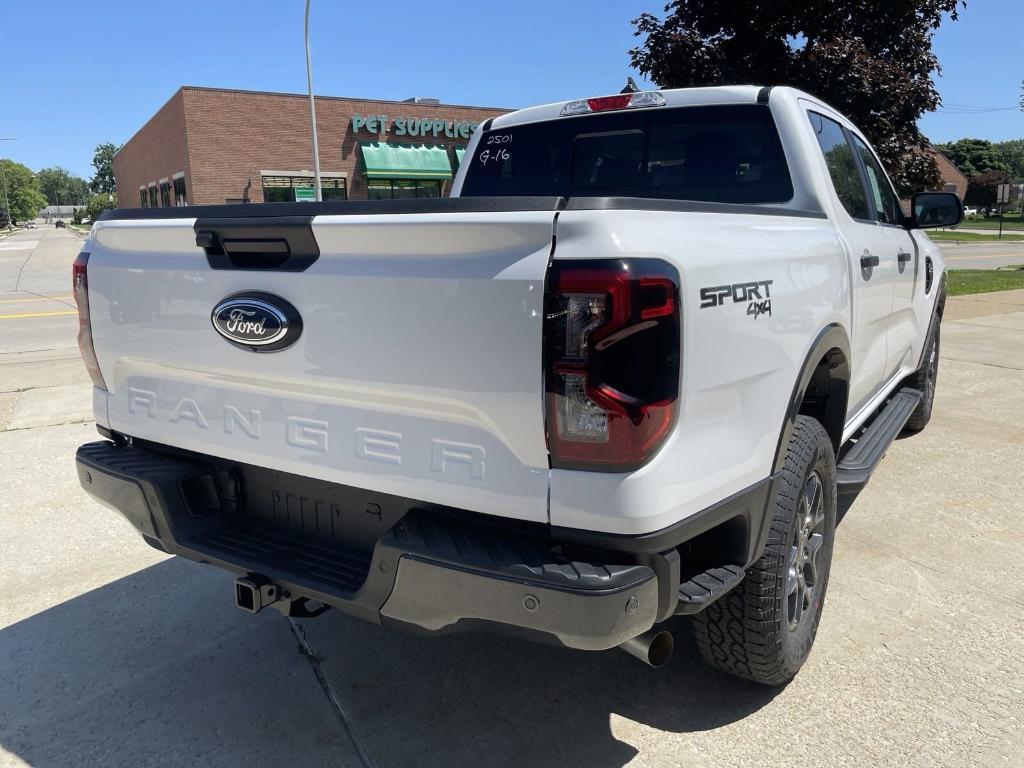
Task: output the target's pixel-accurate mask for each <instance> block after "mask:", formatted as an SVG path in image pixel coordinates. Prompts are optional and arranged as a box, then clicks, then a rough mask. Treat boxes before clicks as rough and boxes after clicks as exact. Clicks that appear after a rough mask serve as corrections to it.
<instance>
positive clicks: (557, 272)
mask: <svg viewBox="0 0 1024 768" xmlns="http://www.w3.org/2000/svg"><path fill="white" fill-rule="evenodd" d="M962 211H963V208H962V206H961V203H960V201H959V199H958V198H957V197H956V196H955V195H952V194H948V193H922V194H919V195H916V196H915V197H914V198H913V201H912V212H911V213H910V214H909V215H908V214H906V213H904V211H903V210H902V209H901V205H900V201H899V200H898V198H897V195H896V193H895V191H894V189H893V187H892V185H891V184H890V182H889V180H888V178H887V176H886V173H885V171H884V170H883V168H882V166H881V164H880V163H879V161H878V159H877V157H876V155H875V153H874V152H873V151H872V149H871V148H870V146H869V144H868V142H867V141H866V140H865V139H864V137H863V135H862V134H861V133H860V132H859V131H858V130H857V128H856V127H855V126H853V125H852V124H851V123H850V122H849V121H848V120H846V119H845V118H844V117H843V116H842V115H840V114H839V113H837V112H836V111H835V110H834V109H832V108H830V107H828V106H827V105H825V104H823V103H821V102H820V101H818V100H817V99H815V98H814V97H812V96H809V95H807V94H805V93H801V92H799V91H795V90H792V89H788V88H758V87H753V86H751V87H723V88H699V89H688V90H675V91H659V92H635V93H627V94H619V95H614V96H607V97H598V98H591V99H582V100H578V101H570V102H566V103H560V104H550V105H546V106H540V107H534V108H531V109H524V110H521V111H519V112H514V113H512V114H508V115H505V116H503V117H499V118H495V119H492V120H488V121H487V122H486V123H484V124H483V125H481V127H480V128H479V130H477V131H476V133H475V134H474V135H473V137H472V139H471V141H470V144H469V146H468V148H467V152H466V160H465V162H464V164H463V165H462V167H461V168H460V169H459V172H458V176H457V178H456V180H455V182H454V188H453V193H452V196H451V197H450V198H445V199H433V200H398V201H393V202H376V201H373V202H363V201H349V202H344V201H341V202H329V203H322V204H312V203H300V204H272V205H250V206H244V205H236V206H212V207H194V208H187V209H181V208H167V209H162V208H159V209H141V210H117V211H111V212H107V213H105V214H104V215H103V216H102V217H101V219H100V220H99V221H98V222H97V223H96V224H95V226H94V227H93V230H92V233H91V235H90V236H89V238H88V240H87V241H86V243H85V247H84V250H83V252H82V253H81V255H80V256H79V257H78V259H77V260H76V261H75V265H74V287H75V294H76V297H77V300H78V307H79V311H80V314H81V332H80V344H81V348H82V353H83V357H84V359H85V363H86V365H87V367H88V369H89V371H90V373H91V374H92V379H93V382H94V384H95V389H94V404H95V416H96V422H97V425H98V427H99V431H100V433H101V434H102V435H103V437H104V438H105V439H104V440H102V441H100V442H93V443H89V444H87V445H83V446H82V447H81V448H80V449H79V451H78V454H77V464H78V474H79V477H80V479H81V482H82V485H83V487H84V488H85V489H86V490H87V491H88V492H89V493H90V494H92V495H93V496H94V497H95V498H97V499H99V500H100V501H102V502H105V503H106V504H108V505H110V506H112V507H113V508H114V509H116V510H118V511H119V512H120V513H121V514H122V515H124V516H125V517H126V518H127V519H128V520H129V521H130V522H131V523H132V524H133V525H134V526H135V527H136V528H137V529H138V530H139V531H140V532H141V534H142V535H143V537H144V538H145V540H146V541H147V542H149V544H151V545H152V546H154V547H156V548H158V549H161V550H163V551H166V552H169V553H173V554H176V555H181V556H183V557H186V558H189V559H191V560H195V561H198V562H203V563H210V564H212V565H215V566H218V567H220V568H223V569H225V570H227V571H230V572H232V573H234V574H235V575H236V576H237V581H236V583H235V592H236V595H235V597H236V601H237V604H238V605H239V606H240V607H242V608H244V609H246V610H249V611H253V612H255V611H259V610H261V609H262V608H264V607H268V606H273V607H275V608H277V609H279V610H281V611H282V612H284V613H286V614H287V615H292V616H311V615H315V614H318V613H320V612H321V611H323V610H326V609H327V608H328V607H334V608H337V609H340V610H342V611H344V612H346V613H349V614H351V615H353V616H356V617H359V618H362V619H365V620H367V621H371V622H375V623H377V624H381V625H384V626H385V627H391V628H395V629H400V630H403V631H408V632H415V633H421V634H436V633H443V632H449V631H459V630H466V629H492V630H495V629H496V630H503V631H509V632H515V633H519V634H522V635H523V636H526V637H529V638H532V639H536V640H541V641H547V642H555V643H560V644H562V645H565V646H568V647H571V648H578V649H587V650H600V649H606V648H613V647H618V646H621V647H623V648H625V649H627V650H629V651H631V652H632V653H633V654H634V655H637V656H640V657H641V658H643V659H645V660H646V661H648V662H649V663H651V664H654V665H657V664H660V663H662V662H663V661H664V660H665V659H666V658H667V657H668V655H669V654H670V652H671V650H672V636H671V634H669V633H668V632H667V631H665V630H664V629H663V628H662V627H663V626H664V625H663V623H664V622H665V621H666V620H667V619H669V618H670V617H672V616H674V615H680V614H691V615H693V616H694V622H695V635H696V638H697V644H698V646H699V649H700V652H701V654H702V655H703V656H704V658H705V659H706V660H707V661H708V662H710V663H712V664H714V665H716V666H718V667H720V668H721V669H723V670H725V671H727V672H731V673H733V674H737V675H741V676H744V677H747V678H750V679H752V680H756V681H759V682H762V683H765V684H770V685H777V684H782V683H785V682H786V681H787V680H789V679H790V678H791V677H792V676H793V675H795V674H796V672H797V670H798V669H799V668H800V666H801V665H802V664H803V662H804V661H805V659H806V658H807V656H808V653H809V651H810V647H811V644H812V642H813V639H814V636H815V632H816V630H817V625H818V621H819V618H820V615H821V610H822V603H823V600H824V596H825V589H826V586H827V583H828V575H829V565H830V560H831V554H832V545H833V538H834V530H835V523H836V507H837V500H838V496H839V495H840V494H843V493H850V492H856V491H857V490H858V489H860V488H861V487H862V486H863V485H864V483H865V482H866V481H867V479H868V477H869V475H870V474H871V471H872V469H873V468H874V467H875V466H876V464H877V463H878V461H879V460H880V459H881V457H882V455H883V453H884V452H885V450H886V448H887V447H888V446H889V444H890V443H891V441H892V440H893V439H894V438H895V437H896V435H897V434H898V433H899V432H901V431H902V430H910V431H915V430H919V429H921V428H922V427H923V426H924V425H925V423H926V422H927V421H928V418H929V415H930V412H931V407H932V398H933V395H934V391H935V375H936V364H937V358H938V348H939V321H940V318H941V315H942V310H943V302H944V277H943V262H942V257H941V255H940V253H939V251H938V249H936V248H935V247H934V246H933V245H932V243H931V242H930V241H929V240H928V238H927V237H926V236H924V235H922V234H921V232H920V230H921V228H923V227H929V226H951V225H955V224H956V223H958V221H959V220H960V218H961V216H962Z"/></svg>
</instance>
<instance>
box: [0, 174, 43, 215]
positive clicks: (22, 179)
mask: <svg viewBox="0 0 1024 768" xmlns="http://www.w3.org/2000/svg"><path fill="white" fill-rule="evenodd" d="M0 165H2V166H3V175H4V179H5V180H6V182H7V200H8V201H9V202H10V204H11V210H10V215H11V219H12V220H13V221H14V222H15V223H17V222H19V221H27V220H28V219H34V218H35V217H36V216H37V215H38V214H39V211H41V210H42V209H43V208H45V207H46V196H45V195H44V194H43V193H42V191H41V190H40V189H39V179H37V178H36V177H35V174H33V173H32V171H30V170H29V169H28V168H27V167H26V166H24V165H22V164H21V163H16V162H14V161H13V160H7V159H0ZM0 192H2V189H0Z"/></svg>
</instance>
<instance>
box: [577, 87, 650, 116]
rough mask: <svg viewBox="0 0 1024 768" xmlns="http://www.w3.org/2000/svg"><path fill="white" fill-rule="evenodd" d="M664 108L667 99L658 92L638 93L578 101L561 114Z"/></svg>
mask: <svg viewBox="0 0 1024 768" xmlns="http://www.w3.org/2000/svg"><path fill="white" fill-rule="evenodd" d="M663 106H665V97H664V96H663V95H662V94H660V93H658V92H657V91H637V92H636V93H617V94H615V95H614V96H598V97H596V98H593V99H576V100H575V101H570V102H568V103H567V104H566V105H565V106H564V107H562V111H561V113H560V114H562V115H585V114H587V113H589V112H611V111H612V110H616V109H637V108H641V107H663Z"/></svg>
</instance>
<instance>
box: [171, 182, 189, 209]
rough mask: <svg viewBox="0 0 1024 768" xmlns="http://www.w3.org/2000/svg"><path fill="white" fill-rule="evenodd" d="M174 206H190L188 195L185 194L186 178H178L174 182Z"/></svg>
mask: <svg viewBox="0 0 1024 768" xmlns="http://www.w3.org/2000/svg"><path fill="white" fill-rule="evenodd" d="M174 204H175V205H176V206H182V205H188V195H187V194H186V193H185V177H184V176H178V177H177V178H176V179H175V180H174Z"/></svg>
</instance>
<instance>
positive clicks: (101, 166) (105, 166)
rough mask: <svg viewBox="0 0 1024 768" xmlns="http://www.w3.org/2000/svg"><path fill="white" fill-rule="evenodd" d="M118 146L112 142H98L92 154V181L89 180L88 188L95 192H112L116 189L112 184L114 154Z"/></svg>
mask: <svg viewBox="0 0 1024 768" xmlns="http://www.w3.org/2000/svg"><path fill="white" fill-rule="evenodd" d="M119 149H120V147H116V146H114V145H113V144H110V143H107V144H99V145H97V147H96V151H95V152H94V153H93V156H92V167H93V168H94V169H95V172H94V173H93V175H92V181H90V182H89V189H91V190H92V191H93V192H95V193H97V194H98V193H101V192H106V193H108V194H112V193H113V192H114V190H115V189H116V187H115V185H114V154H115V153H116V152H117V150H119Z"/></svg>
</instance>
